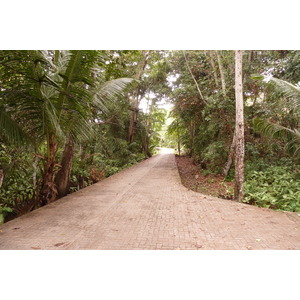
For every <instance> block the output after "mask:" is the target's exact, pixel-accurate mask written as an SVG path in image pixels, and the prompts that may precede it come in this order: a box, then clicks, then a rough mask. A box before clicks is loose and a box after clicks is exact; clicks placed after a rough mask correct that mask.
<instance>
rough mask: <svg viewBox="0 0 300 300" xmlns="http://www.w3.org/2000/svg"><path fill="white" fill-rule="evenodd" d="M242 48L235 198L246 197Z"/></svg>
mask: <svg viewBox="0 0 300 300" xmlns="http://www.w3.org/2000/svg"><path fill="white" fill-rule="evenodd" d="M242 57H243V52H242V50H236V51H235V98H236V126H235V135H236V149H235V191H234V196H235V200H236V201H238V202H242V200H243V198H244V156H245V150H244V102H243V78H242Z"/></svg>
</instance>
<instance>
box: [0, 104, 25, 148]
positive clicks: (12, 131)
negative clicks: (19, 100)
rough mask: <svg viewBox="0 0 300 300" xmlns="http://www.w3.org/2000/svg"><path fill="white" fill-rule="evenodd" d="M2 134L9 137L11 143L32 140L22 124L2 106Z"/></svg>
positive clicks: (0, 110)
mask: <svg viewBox="0 0 300 300" xmlns="http://www.w3.org/2000/svg"><path fill="white" fill-rule="evenodd" d="M0 135H2V136H3V137H4V138H7V139H8V141H9V142H10V143H15V144H22V143H28V142H29V141H30V138H29V136H28V135H27V134H26V132H24V130H23V129H22V128H21V126H20V125H19V124H18V123H17V122H16V121H15V120H14V119H13V118H12V117H11V116H10V115H9V113H7V112H6V111H5V108H4V107H0Z"/></svg>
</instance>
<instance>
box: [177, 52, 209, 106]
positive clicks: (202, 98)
mask: <svg viewBox="0 0 300 300" xmlns="http://www.w3.org/2000/svg"><path fill="white" fill-rule="evenodd" d="M183 55H184V58H185V62H186V66H187V67H188V69H189V72H190V74H191V76H192V78H193V80H194V82H195V84H196V86H197V90H198V92H199V95H200V97H201V100H202V101H203V102H204V103H205V104H207V103H206V101H205V100H204V97H203V95H202V93H201V90H200V88H199V85H198V83H197V80H196V79H195V77H194V75H193V73H192V70H191V69H190V66H189V64H188V61H187V58H186V55H185V52H184V51H183Z"/></svg>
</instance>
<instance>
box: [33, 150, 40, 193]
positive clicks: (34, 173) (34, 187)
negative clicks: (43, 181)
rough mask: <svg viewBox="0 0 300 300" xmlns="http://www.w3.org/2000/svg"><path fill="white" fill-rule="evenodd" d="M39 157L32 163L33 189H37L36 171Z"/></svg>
mask: <svg viewBox="0 0 300 300" xmlns="http://www.w3.org/2000/svg"><path fill="white" fill-rule="evenodd" d="M38 159H39V158H38V156H35V157H34V161H33V163H32V167H33V174H32V184H33V189H34V190H35V189H36V170H37V162H38Z"/></svg>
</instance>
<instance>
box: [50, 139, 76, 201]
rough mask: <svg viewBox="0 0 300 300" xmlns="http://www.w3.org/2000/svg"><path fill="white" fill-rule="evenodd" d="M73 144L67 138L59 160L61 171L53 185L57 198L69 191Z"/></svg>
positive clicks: (72, 141) (71, 140)
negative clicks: (54, 185)
mask: <svg viewBox="0 0 300 300" xmlns="http://www.w3.org/2000/svg"><path fill="white" fill-rule="evenodd" d="M74 147H75V143H74V140H73V138H72V137H70V136H69V137H68V138H67V141H66V144H65V149H64V152H63V155H62V160H61V169H60V170H59V171H58V172H57V174H56V177H55V184H56V189H57V195H58V197H59V198H61V197H64V196H66V195H67V194H68V193H69V189H70V174H71V170H72V164H73V158H74Z"/></svg>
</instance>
